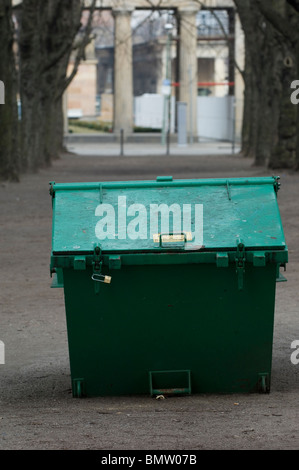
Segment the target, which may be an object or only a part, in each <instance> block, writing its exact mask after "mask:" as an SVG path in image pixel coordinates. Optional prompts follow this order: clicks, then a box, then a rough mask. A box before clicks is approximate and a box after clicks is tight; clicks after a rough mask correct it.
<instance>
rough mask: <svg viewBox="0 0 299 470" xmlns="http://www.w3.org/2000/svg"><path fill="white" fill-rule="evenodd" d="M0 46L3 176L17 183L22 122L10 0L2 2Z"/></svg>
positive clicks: (0, 167)
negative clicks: (2, 90)
mask: <svg viewBox="0 0 299 470" xmlns="http://www.w3.org/2000/svg"><path fill="white" fill-rule="evenodd" d="M0 44H1V48H0V80H1V82H3V84H4V96H5V104H0V142H1V145H0V177H1V178H2V179H6V180H12V181H17V180H18V174H19V141H18V136H19V132H18V127H19V122H18V110H17V79H16V68H15V61H14V54H13V24H12V8H11V0H0Z"/></svg>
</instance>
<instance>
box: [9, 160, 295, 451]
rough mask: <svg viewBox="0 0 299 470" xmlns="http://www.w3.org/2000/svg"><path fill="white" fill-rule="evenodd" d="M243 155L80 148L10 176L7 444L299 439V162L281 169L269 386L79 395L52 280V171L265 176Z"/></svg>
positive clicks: (69, 176)
mask: <svg viewBox="0 0 299 470" xmlns="http://www.w3.org/2000/svg"><path fill="white" fill-rule="evenodd" d="M272 173H273V172H269V170H265V169H260V168H254V167H252V161H251V160H247V159H242V158H240V157H239V156H208V157H203V156H200V157H195V156H193V157H179V156H176V157H166V156H162V157H152V158H149V157H132V158H131V157H124V158H122V159H121V158H119V157H109V158H105V157H100V158H96V157H80V156H74V155H71V154H66V155H64V156H63V158H61V159H60V160H58V161H56V162H55V163H54V165H53V166H52V168H50V169H46V170H43V171H40V172H39V174H36V175H26V176H24V177H23V178H22V181H21V182H20V183H18V184H11V183H0V217H1V218H0V233H1V238H0V239H1V244H0V252H1V255H0V256H1V258H0V260H1V271H0V286H1V287H0V340H2V341H3V342H4V343H5V353H6V357H5V359H6V361H5V362H6V363H5V365H2V366H0V383H1V386H0V449H2V450H23V449H24V450H37V449H44V450H46V449H50V450H63V449H68V450H75V449H77V450H80V449H82V450H84V449H98V450H100V449H105V450H111V451H113V450H178V451H179V450H200V449H205V450H208V449H210V450H221V449H230V450H239V449H240V450H245V449H250V450H253V449H261V450H269V449H272V450H274V449H281V450H290V449H299V364H298V365H294V364H292V362H291V360H290V358H291V354H292V352H293V350H292V349H291V343H292V342H293V341H294V340H299V319H298V313H299V311H298V291H299V248H298V235H299V211H298V207H299V203H298V201H299V174H294V173H292V172H289V171H283V172H275V174H276V175H277V174H278V175H280V176H281V183H282V187H281V190H280V192H279V205H280V211H281V217H282V222H283V226H284V230H285V234H286V240H287V244H288V247H289V252H290V253H289V258H290V262H289V264H288V267H287V273H286V277H287V279H288V282H287V283H279V284H278V285H277V296H276V312H275V330H274V347H273V369H272V383H271V393H270V394H267V395H264V394H261V395H260V394H254V395H247V394H246V395H225V396H219V395H216V396H215V395H213V396H208V395H196V396H188V397H176V398H168V399H165V400H156V399H153V398H151V397H149V396H143V397H139V396H133V397H131V396H130V397H122V398H113V397H111V398H110V397H109V398H107V397H106V398H100V397H99V398H95V399H89V398H88V399H83V400H78V399H74V398H72V396H71V392H70V371H69V358H68V344H67V329H66V323H65V311H64V297H63V290H61V289H50V285H51V280H50V274H49V261H50V251H51V227H52V220H51V217H52V209H51V199H50V196H49V193H48V183H49V182H50V181H56V182H59V183H61V182H79V181H84V182H87V181H107V180H131V179H152V178H154V179H155V178H156V177H157V176H160V175H172V176H173V177H175V178H208V177H235V176H267V175H272Z"/></svg>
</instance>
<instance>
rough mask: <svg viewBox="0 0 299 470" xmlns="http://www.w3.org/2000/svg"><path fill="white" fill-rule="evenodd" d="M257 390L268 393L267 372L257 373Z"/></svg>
mask: <svg viewBox="0 0 299 470" xmlns="http://www.w3.org/2000/svg"><path fill="white" fill-rule="evenodd" d="M258 391H259V392H260V393H270V378H269V374H268V372H261V373H259V375H258Z"/></svg>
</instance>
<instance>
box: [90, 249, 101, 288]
mask: <svg viewBox="0 0 299 470" xmlns="http://www.w3.org/2000/svg"><path fill="white" fill-rule="evenodd" d="M102 265H103V258H102V249H101V245H98V244H96V245H95V246H94V251H93V261H92V266H93V276H95V275H101V273H102ZM94 288H95V293H96V294H98V293H99V292H100V284H99V283H98V282H95V283H94Z"/></svg>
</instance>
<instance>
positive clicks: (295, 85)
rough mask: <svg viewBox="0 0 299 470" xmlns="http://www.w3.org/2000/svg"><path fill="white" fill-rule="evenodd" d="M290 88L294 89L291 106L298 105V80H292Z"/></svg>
mask: <svg viewBox="0 0 299 470" xmlns="http://www.w3.org/2000/svg"><path fill="white" fill-rule="evenodd" d="M291 88H294V89H295V91H293V93H292V94H291V102H292V104H298V103H299V80H294V81H293V82H292V83H291Z"/></svg>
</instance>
